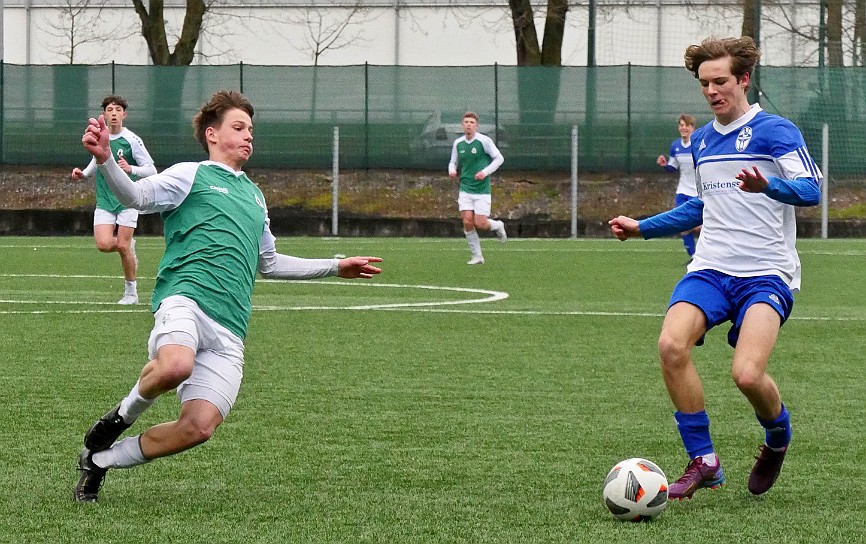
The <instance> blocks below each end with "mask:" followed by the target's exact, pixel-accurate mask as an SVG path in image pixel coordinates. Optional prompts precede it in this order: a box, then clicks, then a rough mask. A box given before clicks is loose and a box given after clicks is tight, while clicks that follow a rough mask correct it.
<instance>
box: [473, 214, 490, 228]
mask: <svg viewBox="0 0 866 544" xmlns="http://www.w3.org/2000/svg"><path fill="white" fill-rule="evenodd" d="M474 226H475V229H476V230H487V229H488V228H490V225H489V224H488V223H487V220H486V219H478V218H477V217H476V218H475V224H474Z"/></svg>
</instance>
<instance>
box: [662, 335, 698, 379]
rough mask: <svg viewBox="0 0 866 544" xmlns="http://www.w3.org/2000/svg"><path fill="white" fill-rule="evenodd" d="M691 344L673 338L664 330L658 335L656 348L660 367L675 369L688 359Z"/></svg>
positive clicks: (683, 364)
mask: <svg viewBox="0 0 866 544" xmlns="http://www.w3.org/2000/svg"><path fill="white" fill-rule="evenodd" d="M690 348H691V346H689V344H688V342H686V341H684V340H682V339H679V338H675V337H673V336H671V335H669V334H667V333H665V332H664V331H662V334H661V335H660V336H659V342H658V349H659V359H660V360H661V365H662V369H664V370H675V369H677V368H681V367H683V366H685V364H686V363H687V362H688V361H689V353H690V351H691V349H690Z"/></svg>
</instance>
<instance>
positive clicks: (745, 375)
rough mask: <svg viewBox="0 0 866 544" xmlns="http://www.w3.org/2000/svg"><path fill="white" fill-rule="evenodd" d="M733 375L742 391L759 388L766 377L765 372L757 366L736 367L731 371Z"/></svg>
mask: <svg viewBox="0 0 866 544" xmlns="http://www.w3.org/2000/svg"><path fill="white" fill-rule="evenodd" d="M731 377H732V378H733V380H734V383H735V384H736V386H737V389H739V390H740V391H752V390H754V389H756V388H758V387H759V386H760V384H761V381H762V380H763V379H764V373H763V372H761V371H760V370H758V369H757V368H756V367H751V366H749V367H736V368H734V369H733V370H732V371H731Z"/></svg>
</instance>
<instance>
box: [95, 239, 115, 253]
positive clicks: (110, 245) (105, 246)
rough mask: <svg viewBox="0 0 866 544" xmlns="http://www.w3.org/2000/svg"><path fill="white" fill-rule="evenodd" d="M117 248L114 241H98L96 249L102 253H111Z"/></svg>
mask: <svg viewBox="0 0 866 544" xmlns="http://www.w3.org/2000/svg"><path fill="white" fill-rule="evenodd" d="M116 247H117V246H116V245H115V243H114V240H107V241H106V240H97V241H96V249H98V250H99V251H101V252H102V253H111V252H112V251H114V249H115V248H116Z"/></svg>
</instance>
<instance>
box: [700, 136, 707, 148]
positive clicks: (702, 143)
mask: <svg viewBox="0 0 866 544" xmlns="http://www.w3.org/2000/svg"><path fill="white" fill-rule="evenodd" d="M706 148H707V142H706V140H704V139H703V138H701V145H699V146H698V151H702V150H704V149H706Z"/></svg>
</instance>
